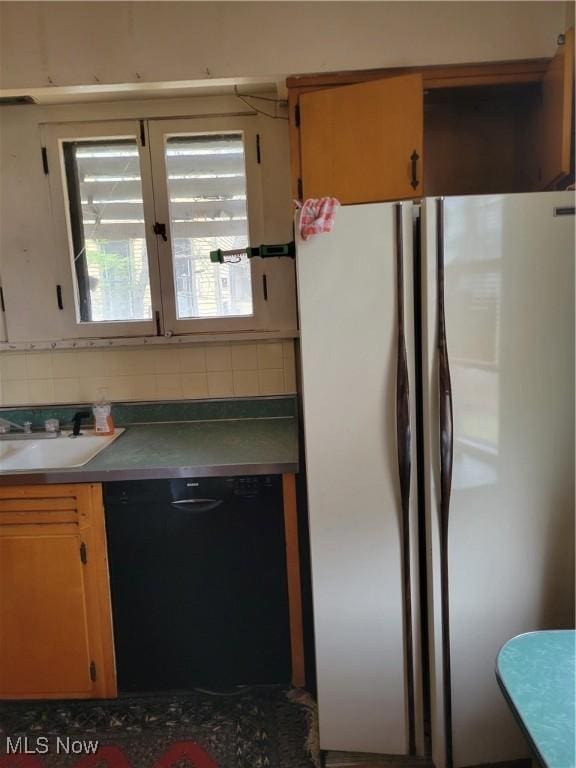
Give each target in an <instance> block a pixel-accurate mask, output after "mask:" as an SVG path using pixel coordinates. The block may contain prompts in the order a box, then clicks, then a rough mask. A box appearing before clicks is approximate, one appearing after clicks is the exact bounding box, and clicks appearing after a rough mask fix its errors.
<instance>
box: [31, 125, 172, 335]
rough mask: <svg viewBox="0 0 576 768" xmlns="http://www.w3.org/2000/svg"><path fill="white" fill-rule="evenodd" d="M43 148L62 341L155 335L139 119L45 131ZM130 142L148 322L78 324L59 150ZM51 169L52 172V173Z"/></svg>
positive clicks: (145, 162) (150, 206)
mask: <svg viewBox="0 0 576 768" xmlns="http://www.w3.org/2000/svg"><path fill="white" fill-rule="evenodd" d="M44 136H45V140H46V149H47V152H48V156H49V158H50V161H51V166H50V174H49V183H50V197H51V203H52V212H53V216H54V224H55V233H56V237H57V239H58V243H57V249H58V257H59V258H58V260H59V267H60V274H61V281H62V294H63V302H62V303H63V309H62V313H63V323H62V330H63V334H64V338H67V339H75V338H114V337H130V336H154V335H155V334H156V330H157V323H156V312H159V313H160V317H161V315H162V300H161V290H160V271H159V268H158V249H157V238H156V236H155V235H154V233H153V232H152V231H151V228H150V226H147V223H148V222H154V220H155V219H154V194H153V190H152V171H151V167H150V154H149V152H148V151H147V147H145V146H142V142H141V137H140V122H139V121H138V120H111V121H105V122H98V123H70V124H55V125H50V126H45V128H44ZM126 138H129V139H134V140H135V141H136V145H137V146H138V153H139V160H140V173H141V178H142V199H143V203H144V220H145V222H146V224H145V238H146V251H147V254H148V271H149V275H150V294H151V300H152V317H151V319H150V320H119V321H114V322H101V321H82V320H80V311H79V301H78V292H77V286H76V273H75V268H74V264H73V253H74V245H73V242H72V229H71V222H70V209H69V205H68V184H67V180H66V171H65V167H64V154H63V145H64V144H65V143H66V142H69V141H88V140H90V139H95V140H103V139H126ZM52 169H54V170H52Z"/></svg>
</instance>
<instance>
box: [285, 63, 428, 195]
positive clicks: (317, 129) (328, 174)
mask: <svg viewBox="0 0 576 768" xmlns="http://www.w3.org/2000/svg"><path fill="white" fill-rule="evenodd" d="M299 103H300V152H301V172H302V194H303V197H304V199H306V198H308V197H324V196H331V197H336V198H338V200H340V202H341V203H369V202H377V201H386V200H399V199H402V198H412V197H419V196H420V195H421V194H422V189H423V182H422V167H423V163H422V146H423V92H422V75H419V74H418V75H406V76H402V77H390V78H386V79H383V80H373V81H370V82H366V83H359V84H356V85H347V86H344V87H340V88H329V89H326V90H321V91H311V92H309V93H303V94H302V95H301V96H300V102H299Z"/></svg>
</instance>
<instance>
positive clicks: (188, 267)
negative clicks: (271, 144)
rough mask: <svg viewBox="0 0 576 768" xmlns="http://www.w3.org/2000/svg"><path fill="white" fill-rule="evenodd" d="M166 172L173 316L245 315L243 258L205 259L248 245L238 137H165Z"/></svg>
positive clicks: (248, 286)
mask: <svg viewBox="0 0 576 768" xmlns="http://www.w3.org/2000/svg"><path fill="white" fill-rule="evenodd" d="M166 170H167V173H168V195H169V198H170V220H171V232H172V247H173V251H174V253H173V267H174V281H175V288H176V313H177V316H178V318H187V317H227V316H230V315H251V314H252V283H251V279H250V263H249V261H248V259H247V258H246V257H245V256H242V258H241V260H240V261H239V262H238V263H235V264H213V263H211V261H210V251H214V250H216V249H217V248H221V249H222V250H231V249H233V248H246V247H247V246H248V245H249V242H248V213H247V206H246V170H245V161H244V143H243V140H242V135H241V134H227V135H214V136H206V135H193V136H173V137H170V138H169V139H168V140H167V142H166Z"/></svg>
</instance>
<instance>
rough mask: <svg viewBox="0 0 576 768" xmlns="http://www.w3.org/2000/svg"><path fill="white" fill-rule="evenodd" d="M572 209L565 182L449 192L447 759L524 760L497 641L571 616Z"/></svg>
mask: <svg viewBox="0 0 576 768" xmlns="http://www.w3.org/2000/svg"><path fill="white" fill-rule="evenodd" d="M435 202H436V201H434V200H427V201H426V202H425V205H424V227H425V244H424V245H425V247H424V264H423V277H424V285H423V317H424V319H425V320H424V322H425V323H427V327H426V328H425V329H424V331H423V347H424V349H423V358H424V359H423V371H424V395H425V403H424V408H425V431H424V441H425V455H426V456H427V461H426V462H425V465H426V466H425V468H426V474H427V483H426V494H427V510H428V513H427V514H428V526H427V527H428V536H429V544H430V550H429V562H428V567H429V583H431V586H432V593H431V597H432V603H431V612H430V620H431V658H432V669H433V676H432V699H433V722H432V730H433V744H434V755H433V757H434V763H435V765H436V766H438V768H441V767H442V766H444V765H445V762H444V733H443V717H442V715H443V682H442V664H441V658H442V657H441V642H442V638H441V627H440V580H439V559H438V524H437V520H438V514H437V510H438V508H437V500H438V495H439V494H438V444H439V435H438V410H437V409H438V377H437V369H436V361H437V355H436V340H437V293H436V291H437V285H436V269H437V265H436V250H435V223H436V222H435ZM570 206H574V195H573V194H571V193H569V192H559V193H556V192H546V193H539V194H519V195H507V196H482V197H466V198H464V197H461V198H446V199H445V200H444V249H445V254H444V256H445V257H444V271H445V304H446V335H447V343H448V354H449V359H450V369H451V379H452V394H453V402H454V469H453V477H452V496H451V504H450V515H449V520H450V523H449V543H448V547H449V557H448V560H449V602H450V649H451V661H452V716H453V729H452V733H453V744H454V765H455V766H456V768H458V766H464V765H477V764H480V763H495V762H501V761H506V760H512V759H514V758H520V757H524V756H527V754H528V750H527V746H526V742H525V740H524V738H523V736H522V734H521V733H520V730H519V728H518V727H517V725H516V723H515V721H514V719H513V717H512V715H511V713H510V711H509V708H508V706H507V704H506V702H505V701H504V698H503V696H502V694H501V692H500V690H499V689H498V685H497V682H496V678H495V674H494V665H495V659H496V656H497V653H498V651H499V649H500V647H501V646H502V645H503V644H504V643H505V642H506V641H507V640H509V639H510V638H512V637H513V636H515V635H517V634H519V633H522V632H529V631H532V630H537V629H544V628H565V627H569V626H571V625H572V623H573V618H574V615H573V610H574V572H573V567H574V566H573V563H574V216H573V215H555V209H559V208H564V209H566V208H569V207H570ZM557 213H558V211H557V210H556V214H557Z"/></svg>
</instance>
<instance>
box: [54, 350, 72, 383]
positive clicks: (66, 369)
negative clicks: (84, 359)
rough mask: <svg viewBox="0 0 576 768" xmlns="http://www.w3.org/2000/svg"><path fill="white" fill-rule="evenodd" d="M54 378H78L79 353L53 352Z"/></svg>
mask: <svg viewBox="0 0 576 768" xmlns="http://www.w3.org/2000/svg"><path fill="white" fill-rule="evenodd" d="M52 377H53V378H54V379H72V378H77V377H78V353H77V352H76V350H70V351H62V352H60V351H58V352H52Z"/></svg>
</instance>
